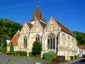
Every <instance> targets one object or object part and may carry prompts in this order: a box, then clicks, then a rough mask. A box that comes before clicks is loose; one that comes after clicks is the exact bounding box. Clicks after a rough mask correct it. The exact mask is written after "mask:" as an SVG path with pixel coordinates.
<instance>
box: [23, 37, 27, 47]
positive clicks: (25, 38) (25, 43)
mask: <svg viewBox="0 0 85 64" xmlns="http://www.w3.org/2000/svg"><path fill="white" fill-rule="evenodd" d="M24 48H27V37H26V36H25V37H24Z"/></svg>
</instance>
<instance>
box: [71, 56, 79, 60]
mask: <svg viewBox="0 0 85 64" xmlns="http://www.w3.org/2000/svg"><path fill="white" fill-rule="evenodd" d="M77 58H78V56H70V59H71V60H75V59H77Z"/></svg>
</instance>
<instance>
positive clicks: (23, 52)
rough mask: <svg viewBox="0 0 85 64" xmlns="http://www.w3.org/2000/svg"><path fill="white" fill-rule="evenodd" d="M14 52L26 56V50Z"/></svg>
mask: <svg viewBox="0 0 85 64" xmlns="http://www.w3.org/2000/svg"><path fill="white" fill-rule="evenodd" d="M14 54H15V55H18V56H27V52H26V51H16V52H15V53H14Z"/></svg>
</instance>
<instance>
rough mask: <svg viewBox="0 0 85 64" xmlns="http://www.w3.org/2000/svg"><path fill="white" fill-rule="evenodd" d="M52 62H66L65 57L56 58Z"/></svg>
mask: <svg viewBox="0 0 85 64" xmlns="http://www.w3.org/2000/svg"><path fill="white" fill-rule="evenodd" d="M52 62H57V63H59V62H65V56H57V57H56V58H54V59H53V60H52Z"/></svg>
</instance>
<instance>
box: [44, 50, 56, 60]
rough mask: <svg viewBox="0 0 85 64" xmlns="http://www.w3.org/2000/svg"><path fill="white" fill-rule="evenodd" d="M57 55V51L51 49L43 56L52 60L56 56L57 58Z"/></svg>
mask: <svg viewBox="0 0 85 64" xmlns="http://www.w3.org/2000/svg"><path fill="white" fill-rule="evenodd" d="M56 56H57V55H56V53H55V52H52V51H50V52H47V53H44V55H43V58H44V59H46V60H48V61H50V62H51V61H52V60H53V59H54V58H56Z"/></svg>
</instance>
